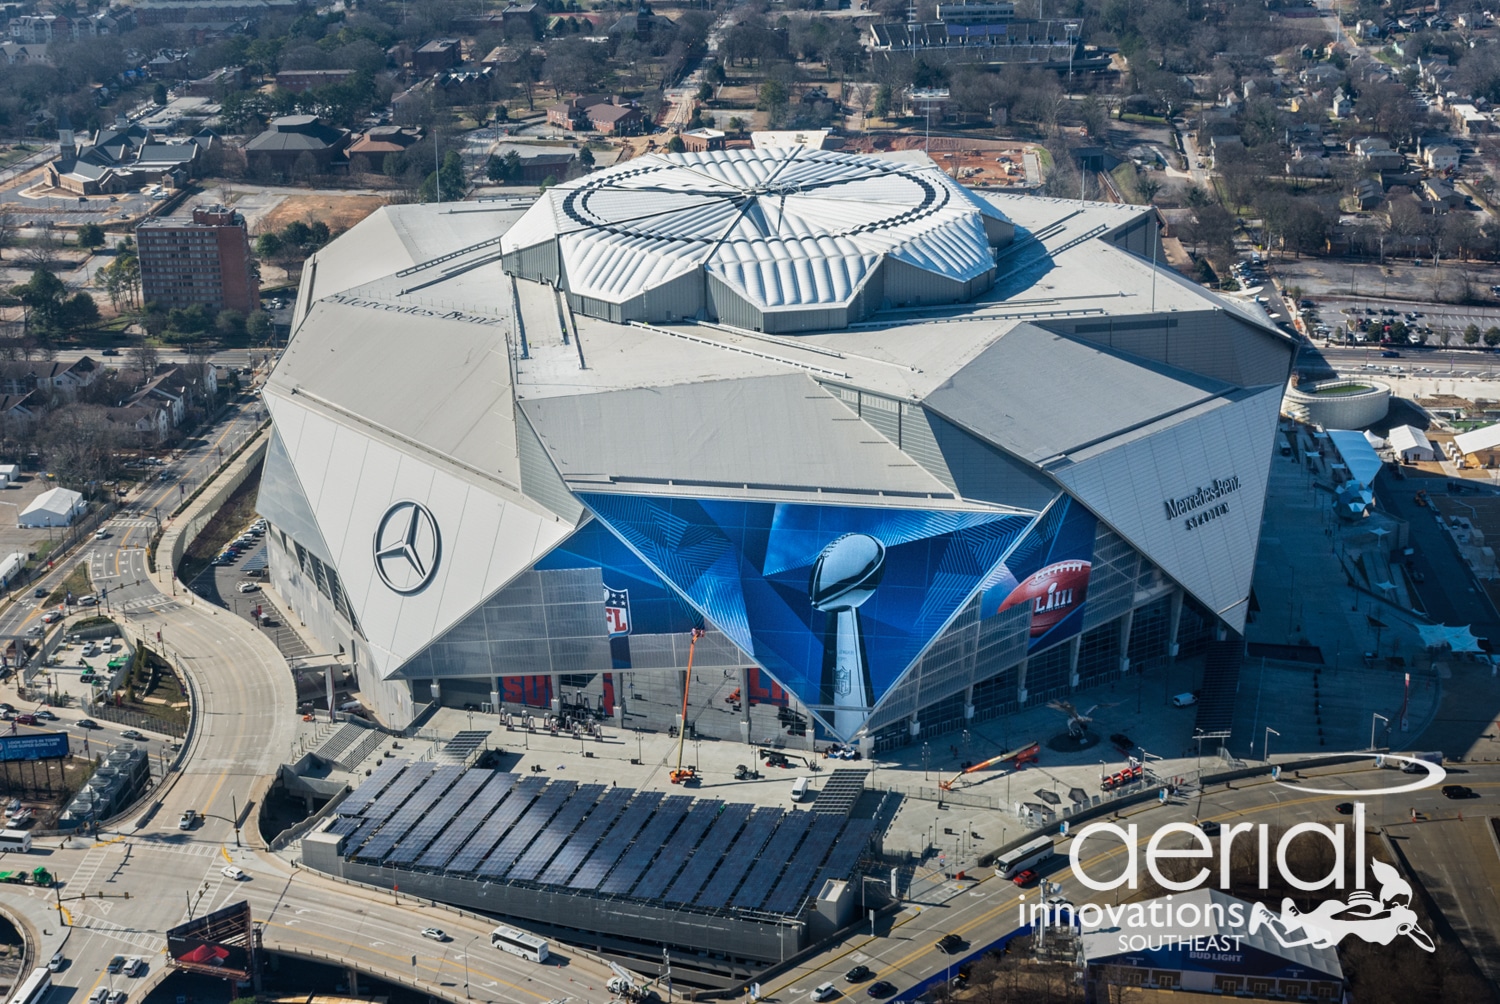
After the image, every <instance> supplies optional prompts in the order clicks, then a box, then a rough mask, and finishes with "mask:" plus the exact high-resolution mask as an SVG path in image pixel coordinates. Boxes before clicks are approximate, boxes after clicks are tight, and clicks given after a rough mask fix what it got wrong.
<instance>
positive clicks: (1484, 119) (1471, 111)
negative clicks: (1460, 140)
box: [1448, 102, 1495, 136]
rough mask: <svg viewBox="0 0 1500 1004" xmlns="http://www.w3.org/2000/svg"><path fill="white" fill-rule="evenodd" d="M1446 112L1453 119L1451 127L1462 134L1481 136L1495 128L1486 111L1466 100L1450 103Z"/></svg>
mask: <svg viewBox="0 0 1500 1004" xmlns="http://www.w3.org/2000/svg"><path fill="white" fill-rule="evenodd" d="M1448 114H1449V116H1450V117H1451V118H1452V120H1453V127H1454V128H1455V129H1457V130H1458V132H1459V134H1460V135H1462V136H1482V135H1484V134H1486V133H1489V132H1492V131H1493V130H1494V128H1495V123H1494V120H1493V119H1491V118H1490V116H1489V115H1488V114H1487V113H1485V112H1482V111H1480V110H1479V109H1478V108H1476V107H1475V106H1474V105H1471V104H1468V103H1467V102H1460V103H1457V104H1453V105H1450V106H1449V107H1448Z"/></svg>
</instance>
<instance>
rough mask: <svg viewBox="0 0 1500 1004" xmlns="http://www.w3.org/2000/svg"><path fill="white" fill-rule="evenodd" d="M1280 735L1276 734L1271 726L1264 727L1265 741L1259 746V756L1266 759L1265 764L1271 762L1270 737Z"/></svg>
mask: <svg viewBox="0 0 1500 1004" xmlns="http://www.w3.org/2000/svg"><path fill="white" fill-rule="evenodd" d="M1280 735H1281V733H1280V732H1277V731H1276V730H1275V729H1273V728H1271V726H1269V725H1267V726H1266V741H1265V742H1264V743H1262V744H1261V749H1260V752H1261V755H1262V756H1264V757H1265V758H1266V763H1270V762H1271V737H1272V736H1277V737H1280Z"/></svg>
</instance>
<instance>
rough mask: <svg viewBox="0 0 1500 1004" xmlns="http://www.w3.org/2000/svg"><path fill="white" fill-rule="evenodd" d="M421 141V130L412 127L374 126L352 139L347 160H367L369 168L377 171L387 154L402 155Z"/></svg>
mask: <svg viewBox="0 0 1500 1004" xmlns="http://www.w3.org/2000/svg"><path fill="white" fill-rule="evenodd" d="M421 140H422V130H421V129H419V128H416V127H414V126H393V125H387V126H374V127H373V128H370V129H367V130H365V131H364V132H362V133H360V134H359V135H358V136H355V137H354V142H352V143H350V144H349V148H348V155H349V160H350V162H351V163H352V162H353V160H354V158H355V157H365V158H368V160H369V162H370V167H371V168H374V169H377V170H378V169H379V167H380V164H381V162H382V161H383V160H384V159H385V157H386V155H387V154H392V153H402V152H403V151H405V150H406V148H407V147H409V146H412V145H413V144H415V143H419V142H421Z"/></svg>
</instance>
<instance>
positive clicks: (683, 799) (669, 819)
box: [599, 795, 693, 893]
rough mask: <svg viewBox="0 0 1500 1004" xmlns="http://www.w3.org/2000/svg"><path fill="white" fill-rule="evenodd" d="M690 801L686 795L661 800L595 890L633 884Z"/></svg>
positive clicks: (624, 889)
mask: <svg viewBox="0 0 1500 1004" xmlns="http://www.w3.org/2000/svg"><path fill="white" fill-rule="evenodd" d="M692 804H693V800H692V799H691V798H689V797H688V796H686V795H673V796H671V797H670V798H668V799H667V800H666V801H664V802H662V804H661V808H659V809H657V810H656V815H654V816H652V817H651V822H649V823H647V824H646V828H645V829H644V830H642V831H641V835H640V836H639V837H637V838H636V841H635V843H634V844H632V845H631V848H630V850H629V851H627V852H626V854H625V856H624V857H623V858H621V859H620V863H619V865H618V866H617V867H616V868H615V870H614V871H612V872H610V873H609V878H607V879H605V880H604V881H603V882H601V883H600V884H599V891H600V892H607V893H624V892H629V891H630V887H631V886H633V885H635V880H636V879H638V878H640V877H641V872H643V871H645V870H646V866H647V865H649V864H650V863H651V859H652V858H654V857H656V854H657V852H658V851H660V850H661V845H662V844H663V843H664V842H665V841H666V839H667V837H668V836H669V835H670V834H671V832H672V831H673V830H674V829H676V828H677V824H678V823H680V822H681V821H682V817H683V816H686V815H687V812H688V808H689V806H691V805H692Z"/></svg>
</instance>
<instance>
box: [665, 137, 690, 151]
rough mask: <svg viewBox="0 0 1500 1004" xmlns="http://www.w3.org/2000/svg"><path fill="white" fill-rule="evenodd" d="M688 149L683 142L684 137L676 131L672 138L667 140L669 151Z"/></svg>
mask: <svg viewBox="0 0 1500 1004" xmlns="http://www.w3.org/2000/svg"><path fill="white" fill-rule="evenodd" d="M686 149H687V145H686V144H685V143H683V142H682V137H681V136H679V135H677V134H676V133H673V134H672V138H671V139H669V140H667V152H668V153H682V152H683V151H684V150H686Z"/></svg>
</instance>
